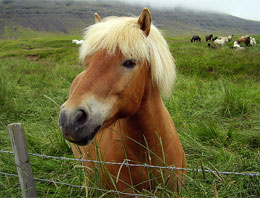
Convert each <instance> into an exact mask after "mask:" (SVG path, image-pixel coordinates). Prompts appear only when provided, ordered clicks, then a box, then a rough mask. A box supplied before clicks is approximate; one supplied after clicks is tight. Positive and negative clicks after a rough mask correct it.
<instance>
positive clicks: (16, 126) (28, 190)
mask: <svg viewBox="0 0 260 198" xmlns="http://www.w3.org/2000/svg"><path fill="white" fill-rule="evenodd" d="M8 131H9V134H10V139H11V143H12V147H13V151H14V158H15V165H16V168H17V172H18V176H19V181H20V185H21V189H22V194H23V198H27V197H36V191H35V186H34V181H33V175H32V168H31V164H30V162H29V155H28V149H27V145H26V141H25V134H24V130H23V126H22V125H21V124H20V123H13V124H9V125H8Z"/></svg>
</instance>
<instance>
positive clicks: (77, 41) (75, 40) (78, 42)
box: [72, 39, 83, 45]
mask: <svg viewBox="0 0 260 198" xmlns="http://www.w3.org/2000/svg"><path fill="white" fill-rule="evenodd" d="M72 43H75V44H77V45H81V44H82V43H83V40H77V39H73V40H72Z"/></svg>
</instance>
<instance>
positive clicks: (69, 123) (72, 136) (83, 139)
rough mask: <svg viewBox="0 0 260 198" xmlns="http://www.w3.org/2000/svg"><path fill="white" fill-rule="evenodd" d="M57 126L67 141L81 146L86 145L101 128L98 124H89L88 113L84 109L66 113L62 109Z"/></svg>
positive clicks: (66, 111)
mask: <svg viewBox="0 0 260 198" xmlns="http://www.w3.org/2000/svg"><path fill="white" fill-rule="evenodd" d="M59 126H60V128H61V130H62V134H63V136H64V137H65V138H66V139H67V140H68V141H70V142H72V143H75V144H78V145H81V146H82V145H86V144H88V143H89V142H90V141H91V140H92V139H93V138H94V137H95V135H96V134H97V132H98V131H99V129H100V128H101V125H100V124H94V123H91V121H90V119H89V113H88V111H87V110H86V109H84V108H79V109H76V110H73V111H68V110H66V109H65V108H63V107H62V109H61V111H60V118H59Z"/></svg>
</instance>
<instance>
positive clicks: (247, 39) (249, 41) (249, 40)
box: [191, 34, 256, 50]
mask: <svg viewBox="0 0 260 198" xmlns="http://www.w3.org/2000/svg"><path fill="white" fill-rule="evenodd" d="M233 36H234V35H230V36H220V37H219V38H218V37H216V36H215V37H213V34H210V35H206V36H205V40H206V42H208V41H213V42H214V44H215V45H213V46H211V44H210V43H208V46H209V47H212V48H216V47H218V46H222V47H223V46H224V44H225V43H226V42H231V41H232V39H233ZM195 41H199V42H201V38H200V37H199V36H198V35H195V36H193V37H192V38H191V42H195ZM240 43H245V45H246V46H250V45H251V46H253V47H254V46H255V45H256V40H255V38H253V37H251V36H249V35H245V36H241V37H240V38H239V39H238V40H237V41H235V42H234V44H233V46H232V47H231V48H235V49H237V50H244V49H245V47H241V46H240Z"/></svg>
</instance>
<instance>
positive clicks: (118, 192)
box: [0, 172, 152, 197]
mask: <svg viewBox="0 0 260 198" xmlns="http://www.w3.org/2000/svg"><path fill="white" fill-rule="evenodd" d="M0 175H6V176H12V177H19V176H18V175H15V174H11V173H5V172H0ZM33 179H34V180H35V181H41V182H46V183H53V184H59V185H64V186H70V187H73V188H86V186H80V185H75V184H68V183H64V182H58V181H52V180H48V179H41V178H35V177H34V178H33ZM87 188H88V189H89V190H98V191H101V192H105V193H117V194H121V195H128V196H136V197H152V196H149V195H142V194H133V193H125V192H121V191H116V190H106V189H102V188H95V187H87Z"/></svg>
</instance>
